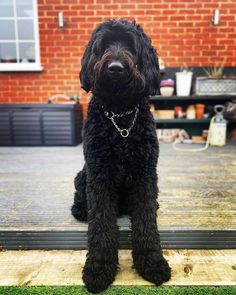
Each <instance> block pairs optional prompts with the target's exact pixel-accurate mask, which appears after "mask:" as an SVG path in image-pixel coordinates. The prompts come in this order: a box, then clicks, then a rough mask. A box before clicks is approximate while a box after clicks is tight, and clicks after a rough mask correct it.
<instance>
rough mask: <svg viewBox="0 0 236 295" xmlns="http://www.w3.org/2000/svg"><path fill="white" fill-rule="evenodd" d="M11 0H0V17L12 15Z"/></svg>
mask: <svg viewBox="0 0 236 295" xmlns="http://www.w3.org/2000/svg"><path fill="white" fill-rule="evenodd" d="M13 16H14V8H13V0H0V17H13Z"/></svg>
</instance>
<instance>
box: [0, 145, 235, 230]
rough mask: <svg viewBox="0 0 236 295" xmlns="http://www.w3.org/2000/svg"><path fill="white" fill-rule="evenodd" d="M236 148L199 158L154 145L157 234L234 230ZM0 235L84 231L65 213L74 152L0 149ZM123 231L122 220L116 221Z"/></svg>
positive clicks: (77, 153) (76, 160) (78, 157)
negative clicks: (156, 152) (159, 231)
mask: <svg viewBox="0 0 236 295" xmlns="http://www.w3.org/2000/svg"><path fill="white" fill-rule="evenodd" d="M235 156H236V144H233V143H229V144H228V145H227V146H225V147H222V148H216V147H210V148H209V149H208V150H207V151H205V152H202V153H184V152H179V153H178V152H175V151H173V150H172V147H171V145H166V144H161V145H160V159H159V165H158V174H159V188H160V194H159V198H158V200H159V203H160V210H159V212H158V216H159V217H158V218H159V219H158V223H159V228H160V229H167V228H168V229H169V230H173V229H178V228H179V229H186V230H190V229H193V230H204V229H205V230H208V229H212V230H228V229H232V230H236V202H235V197H236V157H235ZM0 163H1V165H0V201H1V206H0V216H1V218H0V231H10V230H15V231H22V230H34V229H35V230H42V231H43V230H58V231H61V230H78V231H81V230H84V229H86V228H87V226H86V225H84V224H83V223H79V222H77V221H76V220H75V219H74V218H73V217H72V216H71V214H70V207H71V204H72V202H73V193H74V188H73V178H74V176H75V174H76V172H77V171H78V170H80V169H81V168H82V166H83V153H82V145H80V146H77V147H50V148H49V147H44V148H37V147H35V148H29V147H26V148H20V147H17V148H16V147H15V148H9V147H8V148H1V149H0ZM118 222H119V225H120V226H121V227H126V228H127V227H129V222H128V219H127V218H126V219H125V218H124V219H122V220H121V221H120V220H119V221H118Z"/></svg>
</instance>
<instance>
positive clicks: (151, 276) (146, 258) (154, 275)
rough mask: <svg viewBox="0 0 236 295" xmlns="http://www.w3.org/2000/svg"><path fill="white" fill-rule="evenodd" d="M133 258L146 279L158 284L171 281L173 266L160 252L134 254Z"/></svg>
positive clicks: (135, 265)
mask: <svg viewBox="0 0 236 295" xmlns="http://www.w3.org/2000/svg"><path fill="white" fill-rule="evenodd" d="M133 258H134V267H135V269H136V270H137V272H138V273H139V274H140V275H141V276H142V277H143V278H144V279H145V280H147V281H150V282H152V283H154V284H155V285H157V286H160V285H161V284H162V283H164V282H167V281H169V279H170V277H171V268H170V267H169V264H168V262H167V261H166V259H165V258H164V257H163V256H162V255H161V254H160V253H156V252H151V253H147V254H143V253H140V254H135V255H133Z"/></svg>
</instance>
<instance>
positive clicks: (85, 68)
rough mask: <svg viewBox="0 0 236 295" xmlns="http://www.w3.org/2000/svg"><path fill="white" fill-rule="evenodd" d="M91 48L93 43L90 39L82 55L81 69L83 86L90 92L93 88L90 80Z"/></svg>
mask: <svg viewBox="0 0 236 295" xmlns="http://www.w3.org/2000/svg"><path fill="white" fill-rule="evenodd" d="M91 48H92V44H91V41H90V42H89V43H88V45H87V48H86V49H85V52H84V55H83V57H82V61H81V70H80V83H81V87H82V88H83V89H84V90H85V91H87V92H89V91H90V89H91V83H90V81H89V58H90V56H91Z"/></svg>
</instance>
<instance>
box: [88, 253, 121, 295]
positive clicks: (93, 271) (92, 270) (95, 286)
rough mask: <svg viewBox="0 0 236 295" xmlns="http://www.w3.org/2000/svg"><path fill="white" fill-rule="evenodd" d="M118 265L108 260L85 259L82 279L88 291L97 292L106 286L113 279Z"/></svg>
mask: <svg viewBox="0 0 236 295" xmlns="http://www.w3.org/2000/svg"><path fill="white" fill-rule="evenodd" d="M117 270H118V267H117V265H116V264H112V263H108V262H104V263H101V262H98V261H93V260H91V259H89V258H88V259H87V261H86V263H85V266H84V269H83V281H84V283H85V286H86V287H87V289H88V291H89V292H92V293H99V292H101V291H103V290H105V289H107V288H108V286H109V285H111V284H112V282H113V281H114V280H115V275H116V273H117Z"/></svg>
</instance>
